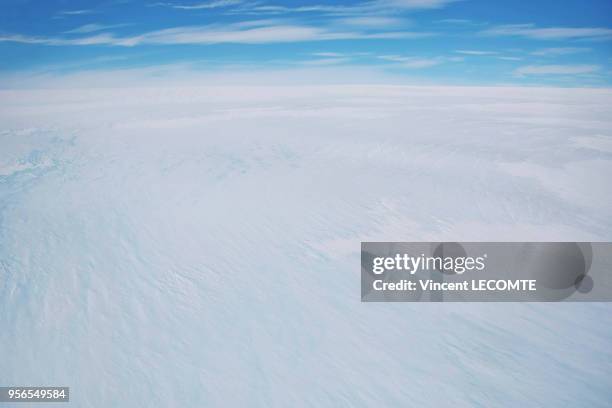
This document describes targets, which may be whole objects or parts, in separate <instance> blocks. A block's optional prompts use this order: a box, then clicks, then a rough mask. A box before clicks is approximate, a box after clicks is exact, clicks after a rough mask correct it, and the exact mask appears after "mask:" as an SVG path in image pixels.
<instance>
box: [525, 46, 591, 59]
mask: <svg viewBox="0 0 612 408" xmlns="http://www.w3.org/2000/svg"><path fill="white" fill-rule="evenodd" d="M588 51H591V49H590V48H585V47H555V48H543V49H541V50H537V51H534V52H532V53H531V55H537V56H543V57H546V56H550V57H556V56H559V55H570V54H578V53H581V52H588Z"/></svg>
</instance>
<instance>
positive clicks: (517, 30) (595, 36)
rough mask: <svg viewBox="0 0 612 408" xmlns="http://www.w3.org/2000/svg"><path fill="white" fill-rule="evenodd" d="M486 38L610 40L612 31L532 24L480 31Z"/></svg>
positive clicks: (502, 26)
mask: <svg viewBox="0 0 612 408" xmlns="http://www.w3.org/2000/svg"><path fill="white" fill-rule="evenodd" d="M481 34H483V35H488V36H515V37H526V38H532V39H536V40H563V39H589V40H602V39H606V40H608V39H611V40H612V29H610V28H598V27H586V28H573V27H548V28H538V27H536V26H535V25H533V24H512V25H500V26H496V27H492V28H489V29H487V30H484V31H481Z"/></svg>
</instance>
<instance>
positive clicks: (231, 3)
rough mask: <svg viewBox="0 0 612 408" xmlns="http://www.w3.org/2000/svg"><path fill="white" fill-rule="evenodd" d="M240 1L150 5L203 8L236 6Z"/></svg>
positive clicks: (184, 8)
mask: <svg viewBox="0 0 612 408" xmlns="http://www.w3.org/2000/svg"><path fill="white" fill-rule="evenodd" d="M242 3H243V1H242V0H213V1H207V2H204V3H195V4H181V3H166V2H158V3H153V4H151V6H163V7H170V8H174V9H179V10H203V9H215V8H221V7H230V6H236V5H238V4H242Z"/></svg>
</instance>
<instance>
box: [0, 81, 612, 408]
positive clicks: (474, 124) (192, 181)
mask: <svg viewBox="0 0 612 408" xmlns="http://www.w3.org/2000/svg"><path fill="white" fill-rule="evenodd" d="M91 85H92V86H95V84H94V83H92V84H91ZM611 107H612V91H610V90H596V89H546V88H504V87H498V88H460V87H408V86H379V85H377V86H365V85H360V86H331V85H328V86H317V87H308V86H278V87H253V86H250V87H248V86H245V87H231V86H218V87H214V86H209V87H166V88H162V87H159V88H137V89H136V88H135V89H79V90H58V89H54V90H27V91H26V90H10V91H9V90H6V91H0V385H57V386H70V387H71V403H70V404H71V406H76V407H209V406H210V407H216V406H225V407H237V406H274V407H293V406H295V407H301V406H305V407H306V406H307V407H325V406H334V407H335V406H346V407H362V406H363V407H366V406H367V407H383V406H401V407H407V406H417V407H439V406H453V407H476V406H482V407H540V406H541V407H583V406H584V407H609V406H610V404H612V305H610V304H605V303H591V304H587V303H581V304H577V303H571V304H570V303H552V304H542V303H540V304H537V303H511V304H478V303H473V304H469V303H465V304H456V303H455V304H451V303H448V304H445V303H444V304H426V303H418V304H411V303H403V304H392V303H377V304H373V303H361V302H360V289H359V285H360V266H359V264H360V256H359V250H360V241H366V240H370V241H371V240H380V241H442V240H447V241H448V240H452V241H467V240H482V241H488V240H492V241H503V240H510V241H540V240H542V241H549V240H550V241H580V240H585V241H610V240H612V182H611V181H610V180H611V175H612V108H611Z"/></svg>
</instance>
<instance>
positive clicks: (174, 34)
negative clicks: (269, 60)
mask: <svg viewBox="0 0 612 408" xmlns="http://www.w3.org/2000/svg"><path fill="white" fill-rule="evenodd" d="M93 28H95V27H93ZM81 29H82V27H81ZM86 29H92V27H88V28H86ZM432 35H433V33H426V32H409V31H380V32H363V31H359V30H336V29H333V28H330V27H315V26H311V25H296V24H288V23H282V22H271V21H270V20H261V21H250V22H242V23H235V24H226V25H219V24H215V25H207V26H183V27H175V28H168V29H163V30H156V31H150V32H146V33H143V34H140V35H136V36H128V37H119V36H116V35H114V34H111V33H104V34H98V35H94V36H86V37H80V38H65V37H36V36H26V35H20V34H10V35H0V42H17V43H25V44H43V45H52V46H70V45H112V46H124V47H133V46H137V45H144V44H152V45H171V44H191V45H198V44H199V45H207V44H221V43H236V44H266V43H288V42H305V41H330V40H354V39H361V40H364V39H365V40H368V39H412V38H423V37H429V36H432Z"/></svg>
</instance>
